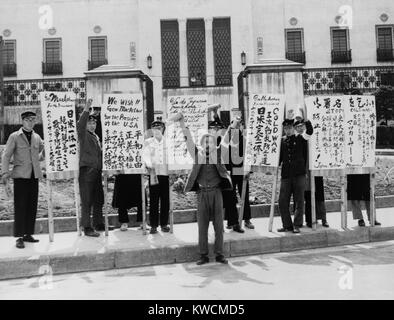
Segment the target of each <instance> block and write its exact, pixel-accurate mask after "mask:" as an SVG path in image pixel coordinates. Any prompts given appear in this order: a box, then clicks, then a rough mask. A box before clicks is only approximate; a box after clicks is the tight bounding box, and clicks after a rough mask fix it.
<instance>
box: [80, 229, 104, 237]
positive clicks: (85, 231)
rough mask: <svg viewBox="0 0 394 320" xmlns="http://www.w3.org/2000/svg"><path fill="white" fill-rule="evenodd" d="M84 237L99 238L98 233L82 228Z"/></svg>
mask: <svg viewBox="0 0 394 320" xmlns="http://www.w3.org/2000/svg"><path fill="white" fill-rule="evenodd" d="M83 232H84V234H85V236H87V237H99V236H100V233H98V232H96V231H94V230H93V229H92V228H84V230H83Z"/></svg>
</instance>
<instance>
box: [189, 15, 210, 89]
mask: <svg viewBox="0 0 394 320" xmlns="http://www.w3.org/2000/svg"><path fill="white" fill-rule="evenodd" d="M186 38H187V39H186V40H187V41H186V43H187V58H188V67H189V85H190V86H205V84H206V60H205V22H204V20H203V19H193V20H187V22H186Z"/></svg>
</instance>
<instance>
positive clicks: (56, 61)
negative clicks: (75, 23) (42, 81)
mask: <svg viewBox="0 0 394 320" xmlns="http://www.w3.org/2000/svg"><path fill="white" fill-rule="evenodd" d="M61 51H62V46H61V40H60V39H44V62H43V63H42V73H43V74H47V75H55V74H62V73H63V67H62V61H61Z"/></svg>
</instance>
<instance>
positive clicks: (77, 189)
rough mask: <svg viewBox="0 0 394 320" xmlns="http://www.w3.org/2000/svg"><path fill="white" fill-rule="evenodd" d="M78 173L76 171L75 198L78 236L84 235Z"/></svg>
mask: <svg viewBox="0 0 394 320" xmlns="http://www.w3.org/2000/svg"><path fill="white" fill-rule="evenodd" d="M78 175H79V173H78V171H74V197H75V217H76V219H77V232H78V236H81V235H82V232H81V219H80V217H81V215H80V214H81V210H80V209H81V203H80V198H79V197H80V195H79V181H78Z"/></svg>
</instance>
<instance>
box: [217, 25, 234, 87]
mask: <svg viewBox="0 0 394 320" xmlns="http://www.w3.org/2000/svg"><path fill="white" fill-rule="evenodd" d="M212 38H213V58H214V64H215V84H216V85H217V86H221V85H227V86H231V85H232V80H233V76H232V60H231V23H230V18H220V19H213V23H212Z"/></svg>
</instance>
